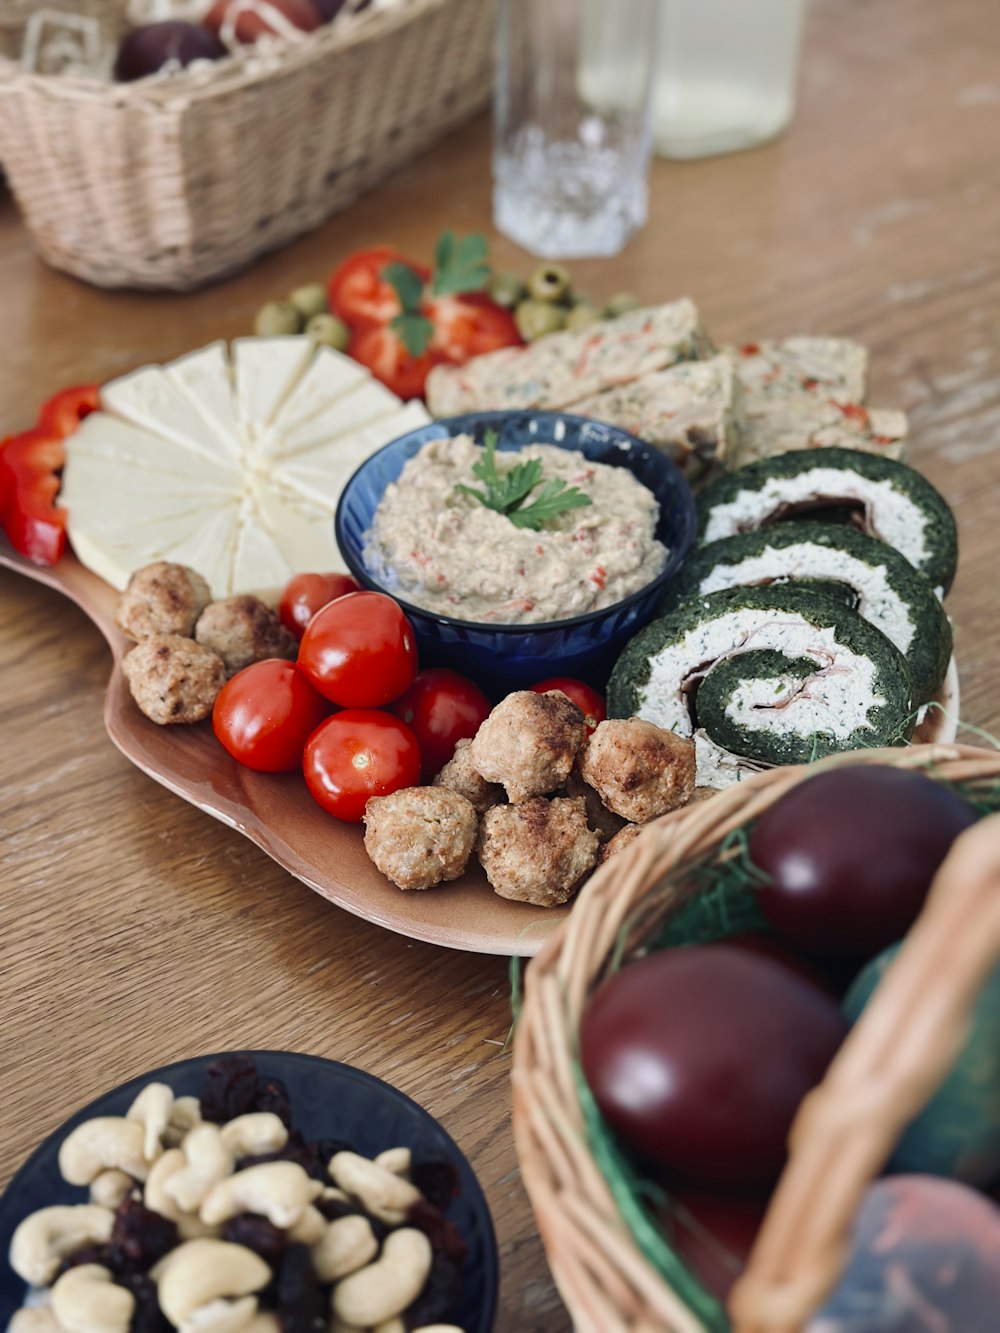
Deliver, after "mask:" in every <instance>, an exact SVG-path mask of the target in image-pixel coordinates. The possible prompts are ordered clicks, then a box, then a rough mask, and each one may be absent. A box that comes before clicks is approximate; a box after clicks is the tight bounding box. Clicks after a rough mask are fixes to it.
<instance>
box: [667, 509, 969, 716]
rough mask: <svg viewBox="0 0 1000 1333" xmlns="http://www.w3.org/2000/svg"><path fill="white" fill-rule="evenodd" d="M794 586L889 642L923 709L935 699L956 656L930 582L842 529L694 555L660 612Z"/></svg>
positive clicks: (731, 541)
mask: <svg viewBox="0 0 1000 1333" xmlns="http://www.w3.org/2000/svg"><path fill="white" fill-rule="evenodd" d="M790 582H794V583H795V584H796V586H803V585H808V586H810V587H812V588H816V589H819V590H821V591H829V592H830V593H832V594H833V595H835V596H837V598H838V600H840V601H843V600H845V599H846V600H847V601H848V604H849V605H851V606H853V608H854V609H855V610H856V611H857V612H858V614H859V615H861V616H863V617H864V618H865V620H867V621H870V623H871V624H873V625H874V626H876V628H877V629H880V630H881V631H882V633H883V634H884V635H885V636H886V638H887V639H891V640H892V642H893V643H894V644H895V645H896V647H897V648H898V649H899V651H900V652H901V653H902V654H903V656H904V657H905V658H906V661H907V665H908V666H909V668H910V675H911V676H912V678H913V688H914V692H915V694H916V698H917V702H918V703H926V702H927V701H928V699H933V697H934V695H935V693H936V691H937V689H938V687H939V685H940V684H941V682H942V681H943V680H944V675H945V672H946V671H947V669H948V662H949V659H950V658H951V650H952V634H951V625H950V624H949V621H948V617H947V616H946V615H945V611H944V607H943V606H942V605H941V602H940V600H939V599H938V597H936V596H935V593H934V589H933V588H932V587H931V585H930V583H929V582H928V580H927V579H926V578H925V577H924V575H923V574H921V573H920V572H919V571H918V570H916V569H914V568H913V566H912V565H911V564H910V562H909V561H908V560H905V559H904V558H903V557H902V556H901V555H900V554H899V552H898V551H896V550H895V549H894V548H893V547H891V546H888V545H887V544H886V543H885V542H880V541H878V540H876V538H874V537H867V536H866V535H865V534H864V533H863V532H859V531H858V530H857V528H849V527H843V526H841V525H840V524H837V523H812V522H809V521H806V520H804V521H802V522H799V523H777V524H775V525H774V526H773V527H767V528H761V529H760V530H759V531H757V532H746V533H740V534H739V535H738V536H735V537H723V538H722V540H721V541H717V542H711V543H709V545H707V546H702V547H699V548H698V549H697V550H696V551H693V552H692V553H691V555H690V556H689V557H688V559H687V560H686V561H685V562H684V564H683V566H682V567H681V569H680V570H679V572H678V574H677V575H676V577H675V578H674V580H673V582H672V583H671V585H670V591H669V593H668V594H667V599H665V601H664V603H663V609H664V610H668V609H670V608H671V607H674V606H676V605H678V603H680V602H682V601H684V600H686V599H687V598H689V597H699V596H701V595H702V594H703V593H709V592H718V591H720V589H722V588H740V587H751V586H760V585H768V586H772V587H773V586H774V585H776V584H777V585H782V584H787V583H790Z"/></svg>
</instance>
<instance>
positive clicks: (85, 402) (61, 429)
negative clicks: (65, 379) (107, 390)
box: [38, 384, 101, 440]
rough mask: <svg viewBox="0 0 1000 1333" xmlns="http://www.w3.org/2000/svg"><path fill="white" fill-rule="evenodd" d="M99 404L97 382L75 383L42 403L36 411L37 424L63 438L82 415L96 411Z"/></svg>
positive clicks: (71, 430)
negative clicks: (37, 411)
mask: <svg viewBox="0 0 1000 1333" xmlns="http://www.w3.org/2000/svg"><path fill="white" fill-rule="evenodd" d="M100 405H101V388H100V385H99V384H76V385H74V386H73V387H72V388H70V389H63V390H62V391H61V392H60V393H57V394H54V395H53V396H52V397H51V398H50V399H49V400H48V402H46V403H43V404H42V406H41V409H40V411H39V413H38V426H39V429H41V430H47V431H51V433H52V434H53V435H58V437H59V438H60V439H61V440H64V439H65V438H66V436H67V435H70V434H72V432H73V431H75V430H76V428H77V426H79V424H80V422H81V421H82V420H83V418H84V417H86V416H89V415H90V413H91V412H96V411H97V409H98V408H99V407H100Z"/></svg>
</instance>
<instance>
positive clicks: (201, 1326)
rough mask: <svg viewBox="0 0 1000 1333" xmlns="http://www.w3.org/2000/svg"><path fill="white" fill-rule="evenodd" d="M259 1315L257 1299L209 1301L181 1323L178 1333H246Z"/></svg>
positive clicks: (254, 1297)
mask: <svg viewBox="0 0 1000 1333" xmlns="http://www.w3.org/2000/svg"><path fill="white" fill-rule="evenodd" d="M256 1313H257V1297H256V1296H242V1297H241V1298H240V1299H239V1300H237V1301H209V1303H208V1304H207V1305H200V1306H199V1307H198V1309H197V1310H195V1311H193V1312H192V1313H191V1314H190V1315H189V1316H188V1318H187V1319H185V1320H183V1322H182V1323H181V1326H180V1329H179V1330H178V1333H244V1329H246V1328H248V1327H249V1325H250V1322H251V1320H252V1319H253V1317H254V1315H256Z"/></svg>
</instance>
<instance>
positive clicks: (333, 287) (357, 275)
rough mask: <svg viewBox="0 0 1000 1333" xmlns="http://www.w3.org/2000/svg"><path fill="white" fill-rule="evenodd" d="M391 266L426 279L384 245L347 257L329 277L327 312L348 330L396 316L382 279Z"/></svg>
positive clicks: (395, 303) (394, 300)
mask: <svg viewBox="0 0 1000 1333" xmlns="http://www.w3.org/2000/svg"><path fill="white" fill-rule="evenodd" d="M393 262H395V263H398V264H405V265H406V266H407V267H408V268H412V269H413V271H414V273H416V274H417V275H418V276H419V277H420V278H421V280H422V281H423V282H426V281H427V279H428V278H429V277H430V270H429V269H427V268H424V266H423V265H422V264H414V263H411V262H410V260H409V259H407V258H406V257H405V255H401V254H400V253H399V251H398V250H393V249H392V247H391V246H388V245H378V246H375V247H374V248H373V249H371V250H359V251H358V252H357V253H356V254H353V255H349V256H348V258H347V259H345V260H344V262H343V263H342V264H341V265H340V266H339V268H336V269H334V271H333V273H332V274H331V275H330V278H329V280H328V282H327V288H326V295H327V301H328V302H329V305H330V309H331V310H332V311H333V313H334V314H335V315H339V317H340V318H341V319H342V320H343V321H344V323H345V324H347V325H349V327H350V328H352V329H354V330H361V329H373V328H378V327H379V326H380V325H382V324H388V323H389V321H390V320H391V319H393V318H394V317H395V316H396V315H398V314H399V312H400V308H401V307H400V304H399V297H398V296H397V295H396V289H395V288H394V287H393V285H392V283H390V282H387V281H386V279H385V278H383V277H382V270H383V269H384V268H385V266H386V264H391V263H393ZM351 355H352V356H353V355H354V353H353V352H352V353H351ZM366 364H367V363H366Z"/></svg>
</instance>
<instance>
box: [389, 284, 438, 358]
mask: <svg viewBox="0 0 1000 1333" xmlns="http://www.w3.org/2000/svg"><path fill="white" fill-rule="evenodd" d="M382 277H383V278H385V280H386V282H388V283H390V284H391V285H392V287H393V289H394V290H395V292H396V295H397V296H398V297H399V304H400V305H401V306H402V310H401V311H400V313H399V314H398V315H396V316H394V318H393V319H391V320H390V321H389V327H390V329H392V331H393V333H396V334H398V335H399V340H400V342H401V343H402V344H403V346H404V347H405V348H406V350H407V351H408V352H409V353H410V355H411V356H420V355H421V354H422V353H423V352H425V351H426V350H427V344H428V343H429V342H430V340H431V338H432V337H433V334H434V325H433V324H432V323H431V322H430V320H429V319H428V318H427V316H426V315H425V314H424V313H423V311H422V310H421V308H420V298H421V296H422V295H423V291H424V282H423V279H422V278H421V276H420V274H419V273H415V272H414V271H413V269H412V268H410V266H409V264H401V263H400V262H399V261H398V260H394V261H393V262H392V263H391V264H386V266H385V268H384V269H383V270H382Z"/></svg>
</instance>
